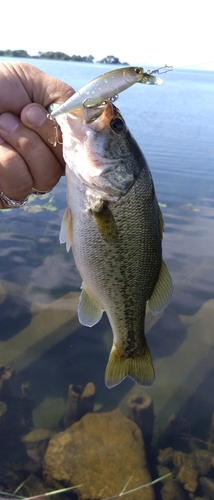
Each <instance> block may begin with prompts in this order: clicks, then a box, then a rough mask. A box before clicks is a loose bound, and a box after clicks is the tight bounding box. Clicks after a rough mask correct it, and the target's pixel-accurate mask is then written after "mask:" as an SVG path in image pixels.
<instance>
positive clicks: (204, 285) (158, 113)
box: [0, 60, 214, 484]
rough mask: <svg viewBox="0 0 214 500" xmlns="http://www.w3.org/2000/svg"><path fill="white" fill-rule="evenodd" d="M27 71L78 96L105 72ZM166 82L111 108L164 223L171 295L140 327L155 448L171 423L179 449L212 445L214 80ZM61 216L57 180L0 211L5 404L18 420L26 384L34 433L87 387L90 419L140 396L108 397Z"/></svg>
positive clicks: (193, 75)
mask: <svg viewBox="0 0 214 500" xmlns="http://www.w3.org/2000/svg"><path fill="white" fill-rule="evenodd" d="M27 62H29V63H31V64H34V65H36V66H38V67H39V68H40V69H42V70H44V71H46V72H47V73H49V74H51V75H53V76H56V77H58V78H60V79H61V80H64V81H66V82H67V83H69V84H70V85H72V86H73V87H74V88H75V89H76V90H78V89H79V88H80V87H81V86H83V85H84V84H85V83H87V82H88V81H89V80H91V79H92V78H94V77H95V76H97V75H99V74H101V73H102V72H103V71H110V70H111V69H112V67H110V66H103V65H99V64H96V65H93V64H84V63H70V62H61V61H56V62H55V61H45V60H41V61H39V60H28V61H27ZM162 77H163V80H164V83H163V84H162V85H160V86H143V85H138V84H137V85H135V86H133V87H132V88H130V89H129V90H127V91H126V92H124V93H122V94H120V96H119V99H118V101H117V103H116V104H117V106H118V107H119V109H120V111H121V112H122V114H123V116H124V118H125V120H126V122H127V124H128V126H129V128H130V130H131V132H132V134H133V135H134V137H135V138H136V139H137V141H138V143H139V145H140V146H141V148H142V150H143V152H144V154H145V156H146V158H147V160H148V163H149V166H150V169H151V171H152V175H153V179H154V183H155V188H156V194H157V197H158V201H159V203H160V205H161V208H162V212H163V216H164V220H165V232H164V240H163V255H164V260H165V262H166V263H167V266H168V269H169V271H170V273H171V276H172V278H173V284H174V293H173V299H172V302H171V304H170V305H169V306H168V308H167V309H166V310H165V311H164V312H163V313H161V314H160V315H159V316H157V317H156V318H155V319H152V318H151V316H150V314H148V318H147V332H148V333H147V339H148V343H149V345H150V349H151V353H152V358H153V360H154V367H155V372H156V381H155V383H154V385H153V387H152V388H151V389H148V390H147V391H146V392H147V393H148V394H149V395H150V396H151V397H152V399H153V405H154V414H155V427H154V440H156V441H157V440H158V436H160V434H162V445H163V447H164V446H165V445H166V444H167V443H165V442H164V436H165V434H164V428H165V425H166V422H167V420H168V419H169V418H170V417H171V416H172V415H174V416H175V417H176V424H177V427H176V428H177V432H178V437H179V436H181V434H182V433H186V434H188V435H191V437H194V438H196V439H201V440H204V441H207V440H208V439H209V429H210V425H211V419H212V414H213V412H214V399H213V392H214V363H213V359H214V327H213V325H214V236H213V232H214V119H213V116H214V73H213V72H208V71H206V72H205V71H204V72H203V71H188V70H177V71H176V70H175V71H172V72H168V73H166V74H163V75H162ZM38 162H39V158H38ZM65 207H66V201H65V180H64V179H62V180H61V181H60V183H59V184H58V185H57V186H56V187H55V188H54V190H53V191H52V192H51V193H50V195H48V196H47V197H39V198H37V199H35V198H32V199H31V200H30V202H29V204H28V205H27V206H26V207H25V209H20V210H14V211H13V210H10V211H0V242H1V243H0V317H1V327H0V366H1V365H4V366H9V367H10V368H11V369H12V370H13V369H14V370H15V377H14V381H13V389H12V390H11V392H10V395H11V401H12V400H13V402H14V401H15V403H12V402H11V401H10V399H9V401H8V404H9V406H10V405H12V407H13V405H14V408H15V410H14V412H17V415H18V416H17V419H18V420H20V419H23V415H22V411H23V407H22V404H23V399H24V398H25V396H23V391H24V389H23V387H24V386H23V384H25V383H26V382H29V384H30V394H31V396H30V399H31V402H32V418H33V425H34V427H35V428H41V427H42V428H49V429H52V430H54V431H56V430H57V429H58V428H59V425H58V424H59V421H60V419H61V418H62V416H63V414H64V411H65V405H66V399H67V391H68V385H69V384H80V385H82V386H83V387H84V386H85V385H86V384H87V383H88V382H93V383H94V384H95V385H96V391H97V395H96V406H95V409H98V408H101V407H103V406H105V407H106V408H115V407H117V406H119V407H120V408H121V409H122V411H124V412H126V411H127V400H128V398H129V397H130V396H131V395H133V394H139V393H141V391H142V389H141V388H140V387H139V386H137V385H136V384H134V383H133V382H132V381H131V380H130V379H129V380H128V379H127V380H125V381H124V382H123V383H122V384H120V385H119V386H118V387H116V388H114V389H111V390H108V389H107V388H106V387H105V384H104V370H105V366H106V362H107V358H108V353H109V350H110V346H111V342H112V337H111V331H110V328H109V324H108V321H107V319H106V317H104V318H103V319H102V321H101V322H100V323H99V324H98V325H96V326H95V327H94V328H92V329H87V328H83V327H82V326H80V325H79V324H78V320H77V318H76V307H77V301H78V295H79V287H80V284H81V280H80V277H79V275H78V272H77V270H76V267H75V264H74V261H73V257H72V254H71V253H69V254H67V253H66V250H65V247H64V245H60V244H59V239H58V235H59V230H60V223H61V218H62V216H63V212H64V209H65ZM71 292H73V293H71ZM0 425H1V422H0ZM11 425H12V424H11ZM180 443H181V441H180ZM180 446H181V444H180ZM4 447H6V448H7V444H6V442H5V441H3V445H2V447H1V452H0V456H1V459H2V463H3V466H2V467H6V470H7V474H9V473H11V477H12V476H13V474H15V473H14V472H13V474H12V470H13V471H14V465H13V459H14V456H12V458H11V455H10V452H8V450H7V453H6V448H5V449H4ZM5 453H6V455H7V460H6V462H4V457H5ZM11 453H12V452H11ZM13 453H14V452H13ZM2 457H3V458H2ZM17 460H18V459H17V457H16V463H17ZM5 463H6V465H5ZM18 469H19V467H18ZM8 471H9V472H8ZM19 473H20V470H19ZM5 474H6V473H5ZM17 474H18V473H17ZM3 475H4V474H3ZM22 475H23V478H25V473H24V472H23V471H22V473H21V476H22ZM17 482H18V480H17ZM1 483H2V484H3V483H4V480H3V477H2V475H1V474H0V484H1ZM5 483H6V484H8V482H7V481H5ZM15 483H16V480H15V479H14V477H13V480H11V484H15Z"/></svg>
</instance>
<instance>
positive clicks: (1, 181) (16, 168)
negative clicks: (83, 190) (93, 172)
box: [0, 62, 74, 208]
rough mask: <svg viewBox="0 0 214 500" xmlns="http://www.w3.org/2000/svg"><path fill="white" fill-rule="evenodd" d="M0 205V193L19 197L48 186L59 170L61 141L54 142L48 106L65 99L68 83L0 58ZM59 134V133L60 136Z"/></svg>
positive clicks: (69, 91)
mask: <svg viewBox="0 0 214 500" xmlns="http://www.w3.org/2000/svg"><path fill="white" fill-rule="evenodd" d="M0 88H1V95H0V208H6V206H7V205H6V204H5V203H4V201H3V199H2V197H1V192H2V193H4V195H6V196H7V197H9V198H11V199H12V200H16V201H23V200H25V199H26V198H27V196H29V195H30V194H31V192H32V189H33V188H34V189H35V190H38V191H49V190H50V189H52V188H53V187H54V186H55V184H57V182H58V181H59V179H60V177H61V175H63V174H64V166H65V165H64V160H63V156H62V146H61V145H60V144H57V146H56V147H54V146H53V145H52V144H51V143H50V142H49V141H50V140H54V135H55V133H54V123H53V122H52V121H51V120H49V119H48V118H47V110H46V109H47V107H48V106H49V105H50V104H51V103H53V102H57V103H62V102H64V101H66V100H67V99H68V98H69V97H70V96H71V95H72V94H73V93H74V90H73V89H72V87H69V85H67V84H66V83H63V82H61V81H60V80H57V79H56V78H53V77H51V76H49V75H47V74H46V73H44V72H42V71H41V70H39V69H38V68H35V67H34V66H31V65H29V64H26V63H17V62H14V63H0ZM60 139H61V135H59V140H60Z"/></svg>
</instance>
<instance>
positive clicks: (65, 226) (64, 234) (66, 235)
mask: <svg viewBox="0 0 214 500" xmlns="http://www.w3.org/2000/svg"><path fill="white" fill-rule="evenodd" d="M59 241H60V243H66V250H67V252H69V250H70V248H71V242H72V215H71V211H70V210H69V208H68V207H67V208H66V210H65V213H64V215H63V218H62V222H61V229H60V233H59Z"/></svg>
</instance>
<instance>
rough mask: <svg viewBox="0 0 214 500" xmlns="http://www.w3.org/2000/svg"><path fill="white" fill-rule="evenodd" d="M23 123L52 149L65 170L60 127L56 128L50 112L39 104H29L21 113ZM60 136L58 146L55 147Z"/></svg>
mask: <svg viewBox="0 0 214 500" xmlns="http://www.w3.org/2000/svg"><path fill="white" fill-rule="evenodd" d="M21 121H22V123H23V125H25V126H26V127H28V128H29V129H31V130H34V131H35V132H36V133H37V134H38V135H39V136H40V137H41V139H42V140H43V141H44V143H45V144H46V145H47V146H48V147H49V148H50V149H51V151H52V153H53V154H54V155H55V156H56V157H57V159H58V161H59V162H60V164H61V165H62V167H63V169H64V165H65V162H64V159H63V156H62V145H61V144H60V143H61V142H62V134H61V130H60V127H59V126H57V128H56V126H55V124H54V122H53V121H52V120H50V119H49V118H48V112H47V110H46V109H44V108H43V107H42V106H40V105H39V104H35V103H34V104H29V105H27V106H25V108H24V109H23V110H22V112H21ZM56 134H57V135H58V141H57V144H56V145H54V143H55V140H56V138H57V137H56Z"/></svg>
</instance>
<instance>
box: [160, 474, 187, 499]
mask: <svg viewBox="0 0 214 500" xmlns="http://www.w3.org/2000/svg"><path fill="white" fill-rule="evenodd" d="M161 498H162V500H184V498H185V496H184V493H183V491H182V489H181V488H180V486H179V485H178V483H176V481H175V480H174V479H169V481H167V482H166V483H165V484H164V486H163V488H162V489H161Z"/></svg>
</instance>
